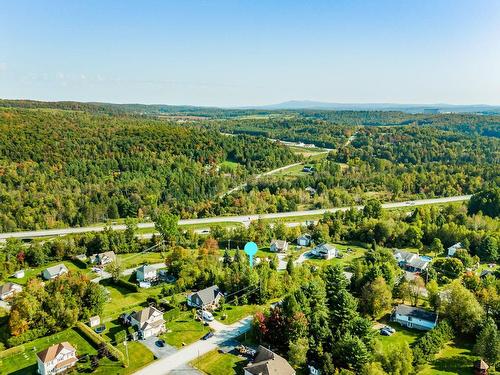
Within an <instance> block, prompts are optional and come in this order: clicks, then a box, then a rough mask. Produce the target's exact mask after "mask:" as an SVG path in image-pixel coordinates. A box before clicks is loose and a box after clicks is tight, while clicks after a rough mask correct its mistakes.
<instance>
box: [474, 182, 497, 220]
mask: <svg viewBox="0 0 500 375" xmlns="http://www.w3.org/2000/svg"><path fill="white" fill-rule="evenodd" d="M479 211H481V212H482V213H483V214H485V215H488V216H491V217H498V216H500V188H499V187H496V188H493V189H488V190H483V191H480V192H479V193H476V194H474V195H473V196H472V197H471V199H470V200H469V205H468V213H469V215H474V214H476V213H478V212H479Z"/></svg>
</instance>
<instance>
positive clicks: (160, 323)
mask: <svg viewBox="0 0 500 375" xmlns="http://www.w3.org/2000/svg"><path fill="white" fill-rule="evenodd" d="M130 323H131V325H132V326H134V327H136V328H137V332H139V337H141V338H142V339H146V338H148V337H151V336H157V335H160V334H162V333H164V332H165V331H166V329H165V320H164V319H163V313H162V312H161V311H160V310H158V309H156V308H154V307H153V306H150V307H146V308H145V309H142V310H141V311H138V312H135V313H133V314H131V316H130Z"/></svg>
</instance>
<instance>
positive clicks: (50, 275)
mask: <svg viewBox="0 0 500 375" xmlns="http://www.w3.org/2000/svg"><path fill="white" fill-rule="evenodd" d="M68 272H69V271H68V267H66V265H65V264H64V263H61V264H57V265H55V266H52V267H49V268H46V269H44V270H43V272H42V277H43V278H44V279H45V280H52V279H55V278H57V277H59V276H61V275H64V274H65V273H68Z"/></svg>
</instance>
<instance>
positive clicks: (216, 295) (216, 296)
mask: <svg viewBox="0 0 500 375" xmlns="http://www.w3.org/2000/svg"><path fill="white" fill-rule="evenodd" d="M221 297H222V293H221V291H220V290H219V287H218V286H217V285H212V286H211V287H208V288H205V289H202V290H199V291H197V292H195V293H192V294H190V295H189V296H188V298H187V304H188V306H190V307H196V308H199V309H204V310H213V309H215V308H217V306H218V305H219V300H220V298H221Z"/></svg>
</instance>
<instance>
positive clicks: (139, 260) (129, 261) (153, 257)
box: [117, 252, 165, 269]
mask: <svg viewBox="0 0 500 375" xmlns="http://www.w3.org/2000/svg"><path fill="white" fill-rule="evenodd" d="M117 257H118V261H119V262H120V264H121V266H122V268H123V269H128V268H134V267H138V266H140V265H142V264H154V263H163V262H164V261H165V254H164V253H161V252H149V253H129V254H118V255H117Z"/></svg>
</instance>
